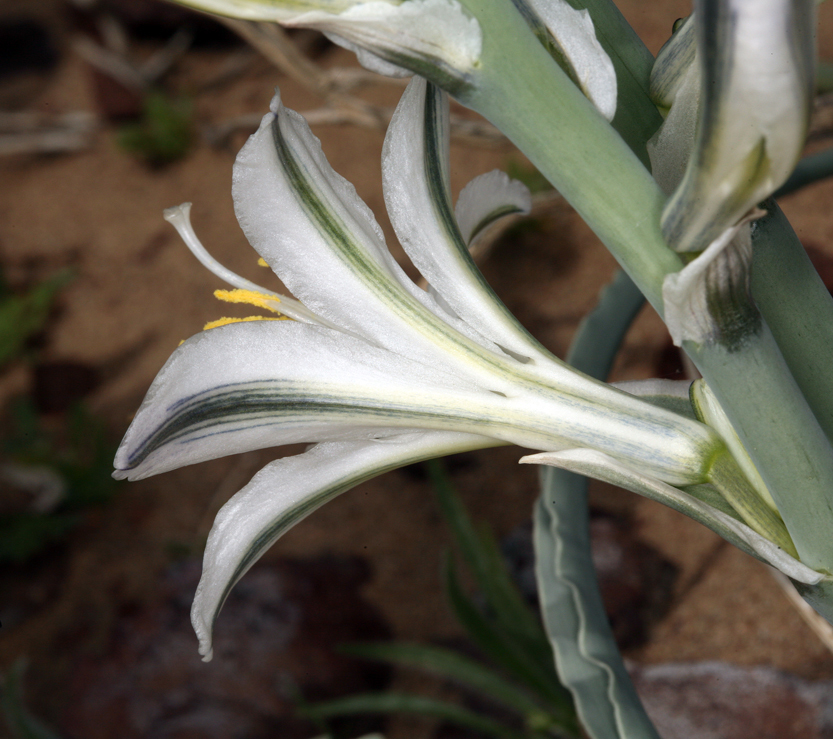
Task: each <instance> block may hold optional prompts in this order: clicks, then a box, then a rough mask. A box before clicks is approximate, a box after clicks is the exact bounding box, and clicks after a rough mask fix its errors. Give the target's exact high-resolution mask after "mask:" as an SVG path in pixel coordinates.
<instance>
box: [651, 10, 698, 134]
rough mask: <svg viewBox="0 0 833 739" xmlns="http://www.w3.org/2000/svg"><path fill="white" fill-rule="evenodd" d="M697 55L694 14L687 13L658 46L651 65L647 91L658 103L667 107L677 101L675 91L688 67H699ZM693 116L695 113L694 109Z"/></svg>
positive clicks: (686, 73)
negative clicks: (663, 42)
mask: <svg viewBox="0 0 833 739" xmlns="http://www.w3.org/2000/svg"><path fill="white" fill-rule="evenodd" d="M696 55H697V38H696V32H695V28H694V16H693V15H690V16H688V17H687V18H684V19H682V18H681V19H680V20H678V21H677V22H676V23H675V24H674V33H673V35H672V36H671V38H670V39H669V40H668V41H666V42H665V44H664V45H663V47H662V48H661V49H660V50H659V53H658V54H657V60H656V61H655V62H654V66H653V67H652V68H651V79H650V86H649V88H648V94H649V95H650V97H651V100H652V101H653V102H654V103H655V104H656V105H657V106H658V107H660V108H662V109H665V110H667V109H668V108H670V107H671V106H672V104H673V103H675V102H676V101H677V95H678V93H679V91H680V89H681V88H682V85H683V83H684V82H685V80H686V77H687V76H688V73H689V70H690V69H691V68H692V67H694V68H695V69H696V68H698V65H697V62H696ZM698 84H699V79H698ZM694 117H695V118H696V117H697V116H696V113H695V115H694Z"/></svg>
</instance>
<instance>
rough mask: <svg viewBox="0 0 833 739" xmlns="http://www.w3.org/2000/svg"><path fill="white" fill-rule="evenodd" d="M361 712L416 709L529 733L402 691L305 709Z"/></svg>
mask: <svg viewBox="0 0 833 739" xmlns="http://www.w3.org/2000/svg"><path fill="white" fill-rule="evenodd" d="M361 713H414V714H418V715H420V716H431V717H434V718H439V719H442V720H443V721H448V722H449V723H453V724H456V725H457V726H463V727H465V728H467V729H472V730H474V731H479V732H480V733H482V734H486V735H488V736H494V737H499V739H524V736H525V735H524V733H522V732H520V731H517V730H516V729H513V728H511V727H509V726H505V725H504V724H501V723H499V722H497V721H494V720H493V719H490V718H486V717H485V716H481V715H479V714H477V713H474V712H473V711H469V710H468V709H467V708H463V707H461V706H458V705H455V704H453V703H445V702H444V701H438V700H433V699H431V698H422V697H420V696H415V695H403V694H401V693H367V694H363V695H352V696H350V697H348V698H340V699H338V700H333V701H327V702H326V703H316V704H315V705H312V706H308V707H306V708H304V709H303V714H304V715H305V716H307V717H309V718H311V719H316V720H321V719H328V718H335V717H337V716H347V715H351V714H361Z"/></svg>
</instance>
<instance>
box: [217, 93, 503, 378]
mask: <svg viewBox="0 0 833 739" xmlns="http://www.w3.org/2000/svg"><path fill="white" fill-rule="evenodd" d="M272 111H273V113H272V114H271V115H267V116H266V117H264V119H263V123H262V124H261V126H260V129H259V130H258V131H257V133H255V134H254V135H253V136H252V137H251V138H250V139H249V141H248V142H247V143H246V145H245V146H244V147H243V149H242V150H241V152H240V154H239V155H238V157H237V161H236V163H235V167H234V184H233V188H232V194H233V197H234V204H235V212H236V213H237V217H238V219H239V221H240V225H241V227H242V228H243V231H244V233H245V234H246V236H247V238H248V239H249V241H250V243H251V244H252V246H253V247H254V248H255V249H256V250H257V252H258V253H259V254H260V255H261V256H262V257H263V258H264V259H265V260H266V261H267V262H268V263H269V264H270V266H271V267H272V269H274V270H275V272H276V273H277V275H278V276H279V277H280V278H281V279H282V280H283V282H284V284H286V286H287V287H288V288H289V289H290V290H291V291H292V293H294V294H295V296H296V297H298V298H299V299H300V300H301V302H302V303H303V304H304V305H305V306H307V307H308V308H309V309H310V310H312V311H313V312H314V313H315V314H316V315H317V316H320V317H321V318H324V319H326V320H328V321H329V322H331V323H332V324H334V325H336V326H339V327H340V328H342V330H344V331H346V332H348V333H351V334H353V335H356V336H362V337H364V338H365V339H367V340H368V341H370V342H372V343H374V344H376V345H377V346H383V347H385V348H387V349H390V350H391V351H394V352H397V353H399V354H402V355H405V356H420V357H421V358H422V360H421V361H426V362H430V363H432V364H435V365H437V366H441V367H449V361H450V359H451V358H452V355H453V351H449V350H454V349H455V347H457V345H458V344H459V348H460V351H467V352H471V351H475V352H476V353H480V351H481V350H480V349H478V348H476V347H474V346H473V345H470V342H471V341H479V343H480V344H481V345H487V346H488V344H489V342H486V341H485V340H483V339H482V337H476V336H475V335H474V332H473V331H471V330H470V329H466V327H465V325H464V324H461V323H460V322H459V321H457V322H456V323H455V321H454V320H453V319H451V317H449V316H446V315H445V314H444V311H443V310H442V309H441V308H440V307H439V306H437V305H436V304H435V302H434V300H433V298H431V297H430V296H429V295H428V294H427V293H426V292H425V291H424V290H421V289H419V288H417V287H416V286H415V285H414V284H413V283H412V282H411V281H410V280H409V279H408V277H407V276H406V275H405V273H404V272H403V271H402V269H401V268H400V267H399V265H398V264H397V263H396V261H395V260H394V259H393V257H392V256H391V255H390V253H389V252H388V249H387V247H386V246H385V243H384V240H383V237H382V232H381V229H380V228H379V226H378V224H377V223H376V221H375V219H374V218H373V214H372V213H371V212H370V209H369V208H368V207H367V206H366V205H365V204H364V202H363V201H362V200H361V199H360V198H359V196H358V195H357V194H356V190H355V188H354V187H353V186H352V185H351V184H350V183H349V182H347V180H345V179H344V178H343V177H341V176H340V175H338V174H336V172H334V171H333V169H332V167H330V165H329V163H328V162H327V160H326V158H325V156H324V154H323V152H322V150H321V143H320V141H319V140H318V139H317V138H316V137H315V136H313V134H312V132H311V131H310V129H309V126H308V125H307V124H306V122H305V121H304V119H303V118H301V116H299V115H298V114H297V113H295V112H293V111H291V110H288V109H287V108H285V107H283V105H281V103H280V98H279V97H278V96H277V95H276V97H275V99H274V100H273V102H272ZM449 324H452V325H453V326H456V328H457V329H459V330H460V331H464V332H467V338H468V341H466V339H464V338H463V337H462V336H460V335H458V333H457V331H455V330H450V329H449ZM438 342H439V344H438ZM440 344H441V345H442V347H440Z"/></svg>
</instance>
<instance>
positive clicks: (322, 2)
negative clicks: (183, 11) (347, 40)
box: [177, 0, 361, 23]
mask: <svg viewBox="0 0 833 739" xmlns="http://www.w3.org/2000/svg"><path fill="white" fill-rule="evenodd" d="M177 2H179V3H180V4H182V5H188V6H190V7H192V8H196V9H197V10H202V11H205V12H207V13H216V14H217V15H225V16H228V17H229V18H242V19H243V20H249V21H276V22H277V23H285V22H287V21H291V20H292V19H293V18H296V17H297V16H298V15H300V14H301V13H307V12H310V11H313V10H318V11H326V12H328V13H334V14H335V13H341V12H343V11H345V10H348V9H349V8H351V7H353V6H354V5H356V4H359V3H360V2H361V0H287V1H286V2H276V0H177Z"/></svg>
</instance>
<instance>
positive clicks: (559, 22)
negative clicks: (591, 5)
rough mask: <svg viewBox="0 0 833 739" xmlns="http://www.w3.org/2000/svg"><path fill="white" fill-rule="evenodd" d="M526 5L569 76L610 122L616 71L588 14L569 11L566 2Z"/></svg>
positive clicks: (533, 1)
mask: <svg viewBox="0 0 833 739" xmlns="http://www.w3.org/2000/svg"><path fill="white" fill-rule="evenodd" d="M529 5H530V6H531V7H532V8H533V9H534V11H535V12H536V13H537V14H538V16H539V17H540V18H541V20H542V21H543V23H544V25H545V26H546V27H547V30H548V31H549V33H550V34H551V39H552V41H553V42H554V43H555V44H556V45H557V47H558V51H559V52H560V55H563V57H564V59H565V60H566V63H567V64H568V65H569V67H570V69H569V70H568V73H569V74H570V77H572V78H573V79H574V80H575V81H576V83H577V84H578V86H579V87H580V88H581V91H582V92H583V93H584V94H585V95H586V96H587V97H588V98H589V99H590V100H591V102H592V103H593V104H594V105H595V106H596V108H598V110H599V112H600V113H601V114H602V115H603V116H604V117H605V118H607V120H609V121H610V120H613V116H614V115H615V114H616V94H617V85H616V70H615V69H614V68H613V62H612V61H611V60H610V57H609V56H608V55H607V53H606V52H605V50H604V49H603V48H602V45H601V44H600V43H599V40H598V39H597V38H596V29H595V28H594V27H593V21H592V20H591V18H590V12H589V11H588V10H586V9H582V10H578V9H576V8H573V7H572V6H571V5H570V4H569V3H568V2H566V0H530V2H529Z"/></svg>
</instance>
